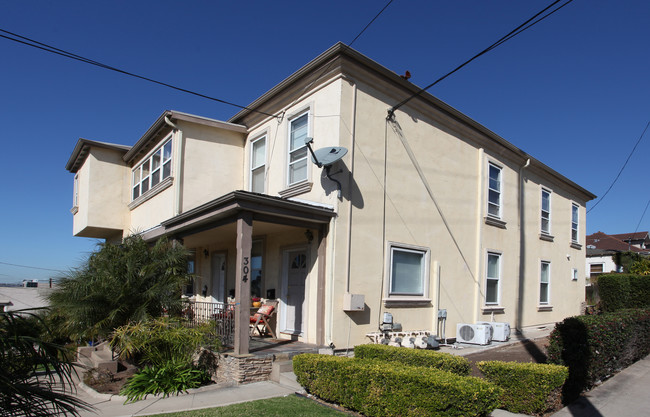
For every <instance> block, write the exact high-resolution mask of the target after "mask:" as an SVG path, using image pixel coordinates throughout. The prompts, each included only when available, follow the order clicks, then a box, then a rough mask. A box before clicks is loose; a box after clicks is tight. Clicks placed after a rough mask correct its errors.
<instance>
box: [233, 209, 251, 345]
mask: <svg viewBox="0 0 650 417" xmlns="http://www.w3.org/2000/svg"><path fill="white" fill-rule="evenodd" d="M252 244H253V214H252V213H251V212H242V213H240V214H239V216H238V217H237V264H236V265H237V266H236V271H235V349H234V351H235V352H234V353H235V355H246V354H248V349H249V337H250V336H249V324H250V309H251V308H250V307H251V246H252Z"/></svg>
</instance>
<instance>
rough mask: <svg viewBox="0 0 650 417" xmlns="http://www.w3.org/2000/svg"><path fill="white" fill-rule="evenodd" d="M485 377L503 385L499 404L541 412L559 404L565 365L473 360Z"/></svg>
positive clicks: (526, 411) (557, 406) (558, 406)
mask: <svg viewBox="0 0 650 417" xmlns="http://www.w3.org/2000/svg"><path fill="white" fill-rule="evenodd" d="M476 365H477V367H478V368H479V369H480V371H481V372H482V373H483V375H485V378H486V379H487V380H488V381H490V382H492V383H494V384H496V385H498V386H499V387H501V388H502V389H503V391H502V394H501V397H500V401H501V405H500V406H499V407H500V408H503V409H506V410H508V411H510V412H513V413H524V414H529V415H537V416H542V415H544V414H545V413H547V412H549V411H554V410H557V409H559V408H560V405H561V403H562V386H563V385H564V381H566V379H567V378H568V376H569V370H568V369H567V367H566V366H559V365H545V364H541V363H517V362H501V361H489V362H479V363H477V364H476Z"/></svg>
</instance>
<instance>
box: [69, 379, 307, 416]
mask: <svg viewBox="0 0 650 417" xmlns="http://www.w3.org/2000/svg"><path fill="white" fill-rule="evenodd" d="M297 387H298V386H297V384H296V386H287V385H280V384H278V383H275V382H271V381H264V382H256V383H252V384H246V385H239V386H219V385H211V386H207V387H203V388H198V389H193V390H190V391H189V393H187V394H182V395H178V396H171V397H167V398H162V397H154V396H148V397H147V398H146V399H144V400H141V401H138V402H135V403H129V404H124V400H125V399H126V397H122V396H119V395H110V394H99V393H97V392H95V391H93V390H92V389H90V388H88V387H86V386H85V385H81V386H80V387H79V388H78V391H77V395H76V397H77V398H80V399H82V400H84V401H86V402H87V403H89V404H91V405H93V406H94V407H95V410H93V411H82V412H81V413H80V416H81V417H98V416H99V417H130V416H146V415H151V414H159V413H171V412H177V411H188V410H197V409H201V408H211V407H220V406H224V405H230V404H237V403H243V402H248V401H253V400H261V399H266V398H273V397H284V396H287V395H290V394H293V393H295V392H296V391H297V390H298V388H297Z"/></svg>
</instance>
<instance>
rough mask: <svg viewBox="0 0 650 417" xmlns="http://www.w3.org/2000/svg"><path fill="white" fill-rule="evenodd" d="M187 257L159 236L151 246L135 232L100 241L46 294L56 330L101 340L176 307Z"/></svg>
mask: <svg viewBox="0 0 650 417" xmlns="http://www.w3.org/2000/svg"><path fill="white" fill-rule="evenodd" d="M187 256H188V251H187V250H186V249H185V248H184V247H183V246H182V245H178V244H172V243H170V242H168V241H167V240H166V239H160V240H158V241H157V242H156V244H155V245H153V246H151V245H150V244H149V243H147V242H145V241H144V239H142V237H141V236H139V235H132V236H129V237H127V238H125V239H124V241H123V243H122V244H119V245H116V244H111V243H105V244H102V245H101V247H100V249H99V250H98V251H96V252H95V253H93V254H91V255H90V257H89V259H88V261H87V262H86V264H85V265H84V266H82V267H81V268H79V269H77V270H74V271H72V272H70V273H69V274H67V275H66V276H64V277H62V278H61V279H60V280H59V282H58V284H57V288H56V289H55V291H54V292H52V293H51V294H50V296H49V301H50V305H51V306H52V307H53V309H54V310H55V312H56V314H57V315H58V316H60V317H61V320H60V323H61V329H58V331H59V333H63V334H68V335H69V336H70V338H71V339H72V340H81V341H86V340H94V339H96V338H107V337H108V336H109V335H110V333H111V332H112V331H113V329H115V328H117V327H119V326H123V325H126V324H128V323H133V322H138V321H145V320H148V319H151V318H155V317H159V316H161V315H162V313H163V311H164V310H167V311H172V312H173V311H176V310H178V311H180V310H181V308H182V307H181V305H182V300H181V288H182V285H183V284H185V283H186V282H187V281H188V280H189V279H190V277H191V275H190V274H188V272H187Z"/></svg>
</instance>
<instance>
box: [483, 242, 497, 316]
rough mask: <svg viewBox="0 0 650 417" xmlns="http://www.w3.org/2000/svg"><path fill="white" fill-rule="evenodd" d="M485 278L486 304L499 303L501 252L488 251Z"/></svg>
mask: <svg viewBox="0 0 650 417" xmlns="http://www.w3.org/2000/svg"><path fill="white" fill-rule="evenodd" d="M486 270H487V271H486V280H485V304H499V281H500V280H501V254H500V253H495V252H488V254H487V267H486Z"/></svg>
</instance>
